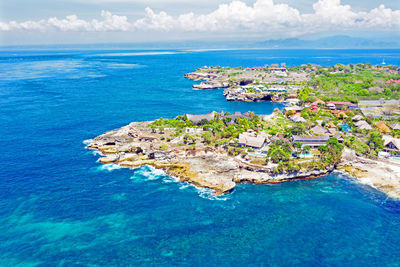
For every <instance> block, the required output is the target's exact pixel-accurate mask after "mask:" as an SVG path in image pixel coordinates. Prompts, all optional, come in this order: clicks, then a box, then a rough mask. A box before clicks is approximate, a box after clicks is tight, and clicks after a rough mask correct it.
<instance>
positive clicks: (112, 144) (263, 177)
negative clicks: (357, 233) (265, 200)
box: [87, 122, 331, 195]
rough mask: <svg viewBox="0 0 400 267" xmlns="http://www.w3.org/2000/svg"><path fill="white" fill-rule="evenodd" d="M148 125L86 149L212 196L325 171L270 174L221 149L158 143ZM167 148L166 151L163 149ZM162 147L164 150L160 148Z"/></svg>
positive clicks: (137, 125) (123, 131) (112, 133)
mask: <svg viewBox="0 0 400 267" xmlns="http://www.w3.org/2000/svg"><path fill="white" fill-rule="evenodd" d="M149 124H150V122H140V123H131V124H129V125H127V126H125V127H122V128H120V129H117V130H114V131H110V132H107V133H105V134H103V135H100V136H98V137H96V138H95V139H93V140H92V141H91V142H90V144H89V145H88V146H87V148H88V149H94V150H97V151H99V152H101V153H102V155H103V156H102V157H101V158H100V162H101V163H103V164H111V163H113V164H118V165H119V166H121V167H126V168H138V167H141V166H144V165H149V166H153V167H155V168H157V169H162V170H164V171H165V172H166V173H167V174H169V175H171V176H174V177H177V178H179V179H180V181H182V182H188V183H191V184H194V185H196V186H199V187H204V188H210V189H212V190H213V191H214V192H215V194H217V195H220V194H225V193H229V192H231V191H232V190H233V188H234V187H235V186H236V184H237V183H244V182H249V183H257V184H273V183H281V182H286V181H290V180H296V179H312V178H316V177H319V176H322V175H325V174H327V173H328V172H330V171H331V169H327V170H310V171H299V172H295V173H281V174H274V173H272V172H271V170H270V169H268V168H267V167H266V166H258V165H254V164H251V163H248V162H246V161H243V160H241V159H240V158H238V157H232V156H229V155H228V154H227V152H226V151H224V150H223V149H213V150H211V151H210V150H209V149H205V148H201V147H199V148H194V149H192V148H190V149H189V148H187V147H180V146H173V145H171V144H169V142H167V141H161V140H160V137H159V136H160V134H158V133H155V132H154V131H153V130H152V129H150V128H149ZM167 145H169V147H170V148H169V149H165V147H166V146H167ZM160 147H163V148H164V149H161V148H160Z"/></svg>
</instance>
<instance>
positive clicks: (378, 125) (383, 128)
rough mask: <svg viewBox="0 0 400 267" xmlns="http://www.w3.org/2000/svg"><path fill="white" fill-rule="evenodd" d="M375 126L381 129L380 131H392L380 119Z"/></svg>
mask: <svg viewBox="0 0 400 267" xmlns="http://www.w3.org/2000/svg"><path fill="white" fill-rule="evenodd" d="M376 127H377V128H378V129H379V131H381V132H382V133H391V132H392V131H391V130H390V128H389V127H388V126H387V125H386V123H385V122H383V121H380V122H378V123H377V124H376Z"/></svg>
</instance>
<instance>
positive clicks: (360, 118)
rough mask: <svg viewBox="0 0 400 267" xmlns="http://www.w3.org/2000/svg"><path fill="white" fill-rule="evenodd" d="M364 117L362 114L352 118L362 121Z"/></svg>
mask: <svg viewBox="0 0 400 267" xmlns="http://www.w3.org/2000/svg"><path fill="white" fill-rule="evenodd" d="M363 118H364V117H363V116H362V115H355V116H354V117H353V118H352V120H353V121H360V120H362V119H363Z"/></svg>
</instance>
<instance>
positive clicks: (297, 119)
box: [290, 114, 306, 122]
mask: <svg viewBox="0 0 400 267" xmlns="http://www.w3.org/2000/svg"><path fill="white" fill-rule="evenodd" d="M290 120H291V121H293V122H306V119H304V118H303V117H302V116H300V114H296V115H293V116H291V117H290Z"/></svg>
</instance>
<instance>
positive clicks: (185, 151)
mask: <svg viewBox="0 0 400 267" xmlns="http://www.w3.org/2000/svg"><path fill="white" fill-rule="evenodd" d="M271 68H273V69H271ZM218 69H219V71H216V68H214V67H207V68H206V67H205V68H201V69H199V70H197V71H196V72H194V73H190V74H187V75H186V77H188V78H190V79H192V80H206V81H208V83H203V84H202V85H200V87H203V88H200V89H213V88H226V89H225V91H224V94H225V96H227V95H231V96H232V94H231V92H235V93H234V94H235V95H236V97H235V98H234V99H231V98H230V97H227V100H235V101H250V102H252V101H260V100H267V98H268V100H274V99H275V100H276V101H278V100H279V101H282V102H285V103H286V104H287V106H286V107H285V108H284V109H283V110H278V109H276V110H275V111H274V112H273V113H272V114H269V115H261V114H258V115H257V114H254V113H252V112H247V113H243V114H242V113H240V112H235V113H233V114H231V113H227V112H224V111H221V112H215V111H214V112H210V113H208V114H182V115H181V116H178V117H176V118H172V119H163V118H160V119H158V120H155V121H148V122H132V123H131V124H129V125H127V126H124V127H122V128H120V129H117V130H114V131H110V132H107V133H105V134H103V135H100V136H98V137H96V138H95V139H93V140H92V141H91V142H90V144H89V145H88V148H89V149H95V150H98V151H100V152H101V153H102V155H103V157H102V158H100V162H101V163H103V164H110V163H112V164H118V165H120V166H122V167H127V168H137V167H140V166H143V165H151V166H153V167H155V168H158V169H162V170H164V171H165V172H166V173H168V174H169V175H172V176H175V177H178V178H179V179H180V180H181V181H183V182H189V183H192V184H194V185H196V186H199V187H205V188H210V189H212V190H214V192H215V193H216V194H225V193H229V192H231V191H232V190H233V188H234V187H235V185H236V184H237V183H243V182H250V183H257V184H268V183H270V184H272V183H280V182H286V181H291V180H296V179H312V178H316V177H319V176H323V175H326V174H328V173H329V172H331V171H333V170H340V171H344V172H346V173H348V174H350V175H351V176H352V177H355V178H356V179H358V180H359V181H360V182H362V183H365V184H368V185H371V186H373V187H375V188H377V189H379V190H381V191H383V192H385V193H387V194H388V195H389V196H391V197H394V198H400V161H399V159H400V157H399V155H400V139H399V137H400V123H399V115H400V110H399V104H400V102H399V101H398V100H396V98H397V99H398V96H399V95H400V83H396V81H398V80H399V81H400V73H399V69H398V67H396V66H389V67H382V66H371V65H369V64H357V65H347V66H344V65H335V66H334V67H328V68H325V67H319V66H313V65H307V66H301V67H290V68H286V66H282V65H281V66H273V67H268V68H267V69H266V68H249V69H242V68H222V70H220V69H221V68H218ZM272 71H274V72H282V73H285V75H283V74H279V75H278V76H279V79H284V78H287V80H285V82H284V83H279V82H277V81H275V80H273V79H275V78H277V77H276V75H277V74H276V73H272ZM264 72H265V73H264ZM233 74H234V75H233ZM233 77H235V78H233ZM255 77H260V80H255ZM266 81H268V83H266ZM393 81H394V82H393ZM272 83H277V84H279V88H278V89H277V88H275V87H274V88H275V89H273V88H271V86H272ZM257 86H258V87H257ZM194 87H196V86H194ZM246 88H247V89H246ZM227 90H228V91H227ZM226 92H228V93H226ZM249 94H253V95H255V97H249ZM267 95H268V97H266V96H267ZM264 98H265V99H264ZM377 99H379V100H377Z"/></svg>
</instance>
